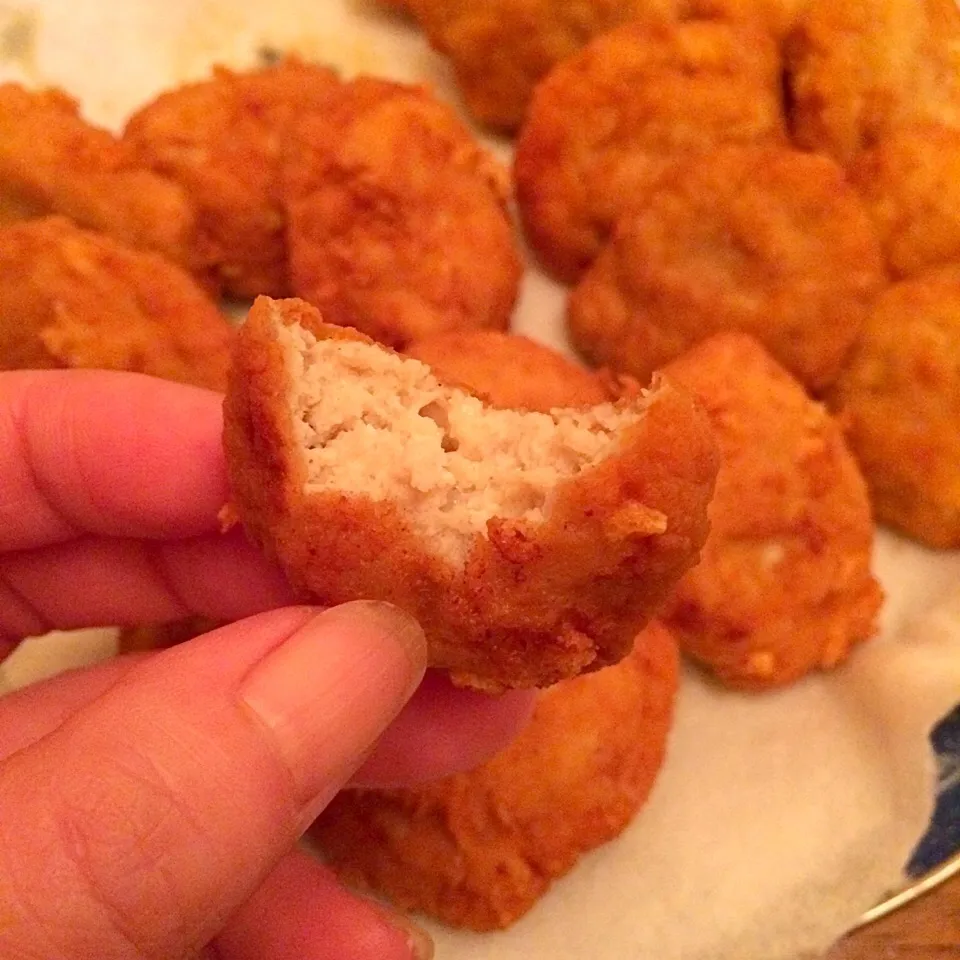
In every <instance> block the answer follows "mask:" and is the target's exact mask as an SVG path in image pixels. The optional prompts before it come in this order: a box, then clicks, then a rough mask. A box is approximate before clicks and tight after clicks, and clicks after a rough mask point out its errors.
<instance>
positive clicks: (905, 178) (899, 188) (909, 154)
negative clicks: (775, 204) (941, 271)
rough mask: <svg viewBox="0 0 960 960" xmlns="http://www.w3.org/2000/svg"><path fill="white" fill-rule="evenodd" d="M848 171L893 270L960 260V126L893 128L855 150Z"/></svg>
mask: <svg viewBox="0 0 960 960" xmlns="http://www.w3.org/2000/svg"><path fill="white" fill-rule="evenodd" d="M848 175H849V178H850V182H851V183H852V184H853V186H854V188H855V189H856V190H857V191H858V192H859V194H860V196H861V198H862V199H863V201H864V203H865V204H866V207H867V210H868V211H869V213H870V215H871V216H872V217H873V220H874V223H875V224H876V226H877V230H878V232H879V234H880V239H881V242H882V244H883V249H884V254H885V257H886V262H887V266H888V268H889V269H890V271H891V272H892V273H894V275H896V276H898V277H907V276H911V275H913V274H916V273H918V272H919V271H921V270H923V269H924V268H926V267H934V266H939V265H941V264H945V263H948V262H950V261H955V262H960V130H957V129H953V128H950V127H944V126H940V125H937V124H921V125H915V126H912V127H905V128H903V129H901V130H895V131H894V132H892V133H891V134H890V135H889V136H888V137H886V138H885V139H883V140H882V141H881V142H880V143H878V144H877V145H876V146H875V147H870V148H868V149H866V150H863V151H862V152H861V153H859V154H857V156H856V157H855V158H854V159H853V162H852V164H851V165H850V168H849V170H848Z"/></svg>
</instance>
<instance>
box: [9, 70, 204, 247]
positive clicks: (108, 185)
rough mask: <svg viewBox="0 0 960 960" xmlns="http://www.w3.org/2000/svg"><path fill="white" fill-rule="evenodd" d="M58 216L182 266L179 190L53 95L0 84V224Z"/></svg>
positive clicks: (184, 216) (186, 221) (185, 235)
mask: <svg viewBox="0 0 960 960" xmlns="http://www.w3.org/2000/svg"><path fill="white" fill-rule="evenodd" d="M48 214H62V215H63V216H66V217H69V218H70V219H71V220H74V221H76V222H77V223H78V224H80V225H81V226H83V227H89V228H91V229H94V230H98V231H99V232H101V233H105V234H108V235H110V236H112V237H113V238H114V239H116V240H118V241H120V242H121V243H124V244H127V245H128V246H132V247H138V248H142V249H147V250H156V251H158V252H160V253H163V254H165V255H166V256H168V257H170V258H171V259H173V260H177V261H180V262H186V260H187V258H188V253H189V249H190V244H191V238H192V234H193V228H194V212H193V207H192V205H191V203H190V201H189V198H188V197H187V196H186V194H185V193H184V192H183V190H182V189H181V188H180V187H179V186H177V184H175V183H173V182H172V181H171V180H168V179H167V178H165V177H162V176H159V175H158V174H156V173H153V172H151V171H149V170H146V169H144V168H143V167H142V166H141V165H140V164H139V162H138V160H137V157H136V155H135V153H134V152H133V151H132V150H131V149H130V147H129V146H128V145H127V144H124V143H122V142H121V141H119V140H118V139H117V138H116V137H114V136H113V134H111V133H109V132H108V131H106V130H102V129H100V128H99V127H94V126H91V125H90V124H88V123H87V122H86V121H85V120H84V119H83V118H82V117H81V116H80V114H79V110H78V106H77V103H76V101H74V100H72V99H71V98H70V97H68V96H67V95H66V94H64V93H61V92H60V91H58V90H43V91H39V92H33V91H28V90H25V89H24V88H23V87H21V86H19V85H18V84H15V83H5V84H2V85H0V223H12V222H15V221H18V220H24V219H30V218H34V217H42V216H46V215H48Z"/></svg>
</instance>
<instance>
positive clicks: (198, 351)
mask: <svg viewBox="0 0 960 960" xmlns="http://www.w3.org/2000/svg"><path fill="white" fill-rule="evenodd" d="M232 337H233V330H232V328H231V327H230V325H229V323H228V322H227V321H226V319H225V318H224V317H223V316H222V315H221V313H220V311H219V310H218V309H217V307H216V305H215V304H214V303H213V302H212V301H211V300H210V299H209V297H207V295H206V294H205V293H204V292H203V290H201V289H200V288H199V287H198V286H197V284H196V283H195V282H194V281H193V278H192V277H190V275H189V274H187V273H186V272H185V271H183V270H182V269H180V268H179V267H177V266H175V265H174V264H172V263H170V262H168V261H167V260H165V259H164V258H163V257H161V256H159V255H158V254H154V253H148V252H146V251H142V250H131V249H128V248H126V247H123V246H121V245H120V244H118V243H116V242H115V241H113V240H111V239H109V238H108V237H104V236H101V235H99V234H96V233H91V232H88V231H86V230H81V229H80V228H79V227H76V226H74V225H73V224H72V223H71V222H70V221H69V220H66V219H64V218H62V217H47V218H44V219H41V220H29V221H25V222H23V223H19V224H14V225H13V226H9V227H5V228H3V229H2V230H0V369H7V370H11V369H18V368H24V367H98V368H107V369H112V370H131V371H136V372H140V373H149V374H152V375H153V376H157V377H164V378H165V379H168V380H179V381H181V382H183V383H192V384H196V385H197V386H202V387H210V388H211V389H215V390H223V389H224V388H225V386H226V374H227V367H228V366H229V363H230V341H231V339H232Z"/></svg>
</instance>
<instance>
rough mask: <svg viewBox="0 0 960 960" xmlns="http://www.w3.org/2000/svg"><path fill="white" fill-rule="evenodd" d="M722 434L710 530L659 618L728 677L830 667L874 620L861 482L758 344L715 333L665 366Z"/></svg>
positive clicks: (826, 422)
mask: <svg viewBox="0 0 960 960" xmlns="http://www.w3.org/2000/svg"><path fill="white" fill-rule="evenodd" d="M665 373H666V374H667V375H668V376H670V377H672V378H675V379H676V380H677V382H679V383H681V384H683V385H684V386H685V387H687V388H688V389H690V390H692V391H693V392H694V393H695V395H696V396H697V397H698V398H699V400H700V401H701V402H702V403H703V404H704V406H705V407H706V410H707V414H708V416H709V417H710V420H711V422H712V423H713V427H714V430H715V433H716V436H717V439H718V441H719V443H720V451H721V457H722V460H721V466H720V474H719V476H718V477H717V490H716V494H715V496H714V499H713V502H712V503H711V505H710V523H711V529H710V536H709V537H708V538H707V544H706V546H705V547H704V549H703V555H702V558H701V560H700V563H699V564H698V565H697V566H696V567H695V568H694V569H693V570H691V571H690V572H689V573H688V574H687V575H686V576H685V577H684V578H683V579H682V580H681V581H680V586H679V587H678V588H677V591H676V594H675V596H674V598H673V600H672V602H671V603H670V604H669V605H668V606H667V608H666V610H665V611H664V614H663V616H664V621H665V622H666V624H667V625H668V626H669V627H670V628H671V629H672V630H674V631H675V633H676V635H677V638H678V640H679V641H680V646H681V649H683V650H684V652H686V653H688V654H689V655H690V656H692V657H694V658H695V659H696V660H698V661H699V662H700V663H702V664H703V665H704V666H705V667H707V668H708V669H709V670H711V671H712V672H713V673H714V674H716V676H717V677H718V678H719V679H720V680H721V681H723V682H724V683H725V684H728V685H730V686H733V687H743V688H747V689H754V690H758V689H764V688H768V687H773V686H778V685H781V684H785V683H789V682H790V681H792V680H796V679H797V678H798V677H800V676H802V675H803V674H805V673H808V672H809V671H811V670H817V669H822V670H826V669H830V668H832V667H835V666H836V665H837V664H838V663H840V662H841V661H842V660H843V659H844V658H845V657H846V656H847V654H848V652H849V651H850V649H851V648H852V647H853V646H855V645H856V644H858V643H860V642H861V641H863V640H865V639H867V638H868V637H870V636H871V635H872V634H873V633H874V632H875V630H876V615H877V611H878V609H879V606H880V603H881V599H882V595H881V591H880V588H879V586H878V585H877V582H876V580H875V579H874V578H873V576H872V574H871V572H870V559H871V552H872V546H873V524H872V519H871V514H870V503H869V500H868V498H867V490H866V486H865V484H864V482H863V478H862V477H861V475H860V472H859V470H858V468H857V464H856V462H855V461H854V459H853V456H852V455H851V453H850V451H849V450H848V449H847V447H846V445H845V443H844V440H843V435H842V432H841V429H840V425H839V424H838V423H837V422H836V421H835V420H834V419H833V418H832V417H831V416H830V415H829V414H828V413H827V411H826V410H825V409H824V408H823V407H822V406H820V405H819V404H817V403H815V402H814V401H812V400H810V399H809V398H808V397H807V395H806V394H805V393H804V391H803V388H802V387H801V386H800V384H799V383H797V382H796V381H795V380H794V379H793V378H792V377H791V376H790V375H789V374H788V373H787V372H786V371H785V370H784V369H783V368H782V367H780V366H779V365H778V364H777V363H776V362H775V361H774V360H773V359H772V358H771V357H770V356H769V355H768V354H767V353H765V352H764V350H763V348H762V347H761V346H760V345H759V344H758V343H757V342H756V341H754V340H751V339H750V338H749V337H747V336H744V335H742V334H733V333H727V334H720V335H718V336H716V337H713V338H712V339H710V340H707V341H706V342H705V343H702V344H700V345H699V346H697V347H695V348H694V349H693V350H691V351H689V352H688V353H686V354H684V355H683V356H682V357H680V358H679V359H677V360H675V361H674V362H673V363H671V364H670V365H669V366H668V367H666V368H665Z"/></svg>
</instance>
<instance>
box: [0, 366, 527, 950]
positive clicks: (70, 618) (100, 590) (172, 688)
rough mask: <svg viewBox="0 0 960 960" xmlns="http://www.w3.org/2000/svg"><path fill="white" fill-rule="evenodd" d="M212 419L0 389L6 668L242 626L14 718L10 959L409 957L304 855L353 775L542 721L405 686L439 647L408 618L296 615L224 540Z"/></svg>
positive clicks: (0, 846) (210, 404)
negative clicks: (146, 629)
mask: <svg viewBox="0 0 960 960" xmlns="http://www.w3.org/2000/svg"><path fill="white" fill-rule="evenodd" d="M220 426H221V419H220V401H219V398H218V397H216V396H215V395H213V394H209V393H206V392H204V391H199V390H194V389H191V388H187V387H182V386H178V385H173V384H166V383H163V382H161V381H154V380H150V379H148V378H144V377H138V376H132V375H125V374H105V373H95V372H79V371H78V372H41V373H32V372H31V373H27V372H22V373H8V374H3V375H0V449H2V450H4V451H5V455H4V457H3V458H2V460H0V639H2V641H3V643H4V646H5V648H6V649H7V650H9V649H12V648H13V646H14V645H15V642H16V640H17V639H18V638H19V637H21V636H24V635H30V634H36V633H41V632H45V631H47V630H49V629H53V628H71V627H78V626H84V625H92V624H103V623H130V622H140V621H156V620H163V619H169V618H174V617H180V616H185V615H187V614H189V613H198V614H203V615H207V616H211V617H216V618H220V619H228V620H232V619H236V618H239V617H246V619H242V620H240V621H239V622H237V623H233V624H231V625H230V626H228V627H223V628H221V629H219V630H216V631H213V632H212V633H210V634H207V635H205V636H203V637H199V638H197V639H196V640H193V641H190V642H189V643H186V644H183V645H181V646H179V647H175V648H173V649H170V650H167V651H163V652H159V653H154V654H146V655H138V656H135V657H129V658H122V659H119V660H115V661H111V662H109V663H105V664H101V665H99V666H97V667H93V668H89V669H87V670H83V671H76V672H73V673H69V674H65V675H62V676H60V677H57V678H55V679H53V680H50V681H47V682H45V683H41V684H38V685H36V686H33V687H30V688H27V689H26V690H23V691H19V692H17V693H15V694H12V695H9V696H7V697H5V698H3V699H2V700H0V956H10V957H18V958H20V957H24V958H27V957H38V958H39V957H43V958H44V960H57V958H70V960H86V958H92V957H96V958H98V960H99V958H107V957H110V958H112V957H118V958H121V957H122V958H128V957H129V958H157V960H160V958H163V960H173V958H180V957H196V956H216V957H219V958H220V960H248V958H249V960H254V958H256V960H280V958H288V957H290V958H292V957H297V958H302V960H324V958H337V960H352V958H357V960H359V958H367V957H376V958H379V960H401V958H407V957H411V956H416V955H417V954H416V953H414V952H412V951H413V945H414V944H415V943H418V942H419V941H418V940H417V937H415V936H413V935H411V933H410V930H409V929H408V928H405V927H404V926H403V925H402V924H400V923H399V922H398V921H397V920H396V919H394V918H391V917H390V916H389V915H388V914H387V913H385V912H384V911H383V909H382V908H380V907H376V906H374V905H372V904H370V903H368V902H366V901H365V900H362V899H360V898H357V897H355V896H353V895H352V894H349V893H347V892H346V891H344V890H342V889H340V888H339V887H338V886H337V885H336V883H335V881H334V880H333V878H332V877H331V875H330V874H329V872H328V871H327V870H326V869H325V868H324V867H322V866H321V865H320V864H319V863H317V862H316V861H314V860H312V859H311V858H309V857H308V856H307V855H306V854H303V853H299V852H296V851H295V850H294V844H295V842H296V839H297V838H298V837H299V835H300V834H301V832H302V831H303V829H304V828H305V827H306V826H307V824H308V823H309V822H310V820H311V818H312V817H313V816H314V815H315V814H316V813H317V812H318V811H319V810H320V809H321V808H322V806H323V805H324V804H325V803H326V802H327V801H328V800H329V799H330V798H331V797H332V796H333V794H334V793H335V792H336V791H337V790H338V789H339V788H340V787H341V786H342V785H343V784H344V783H346V782H347V781H348V780H350V779H351V777H352V778H353V782H359V783H366V784H381V783H402V782H410V781H412V780H416V779H422V778H424V777H434V776H439V775H442V774H443V773H446V772H450V771H452V770H455V769H461V768H463V767H466V766H470V765H473V764H474V763H477V762H479V761H480V760H481V759H482V758H483V757H484V756H486V755H487V754H489V753H491V752H493V751H494V750H496V749H498V748H499V747H500V746H501V745H503V743H505V742H506V741H507V740H508V739H509V737H510V736H511V735H512V734H513V732H514V731H515V730H516V729H517V727H518V725H519V724H520V723H521V722H522V720H523V718H524V717H525V716H526V713H527V710H528V708H529V698H528V697H526V696H524V695H510V696H507V697H503V698H500V699H496V700H494V699H491V698H488V697H484V696H482V695H479V694H472V693H469V692H465V691H455V690H453V688H452V687H450V686H449V684H448V683H447V682H446V681H445V680H444V679H443V678H442V677H439V676H431V675H428V677H427V680H426V681H425V682H424V683H422V684H420V686H419V689H417V692H416V693H415V694H414V693H413V691H414V690H415V689H416V688H417V684H418V682H419V680H420V678H421V677H422V676H423V669H424V662H425V656H426V651H425V643H424V639H423V636H422V633H421V631H420V630H419V627H417V625H416V624H415V623H414V622H413V621H412V620H410V618H408V617H407V616H406V615H405V614H402V613H401V612H399V611H397V610H396V609H394V608H392V607H389V606H386V605H383V604H369V603H357V604H346V605H344V606H342V607H337V608H333V609H331V610H329V611H326V612H321V611H318V610H316V609H312V608H306V607H298V606H289V605H288V604H289V603H290V602H291V599H292V598H291V597H290V595H289V592H288V588H287V587H286V585H285V583H284V581H283V579H282V577H281V576H280V575H279V574H278V572H277V571H276V570H275V569H273V568H272V567H271V566H270V565H269V564H268V563H267V562H266V561H264V560H263V558H262V557H260V556H259V555H258V554H257V552H256V551H255V550H253V549H252V548H251V547H250V546H249V545H248V544H247V543H246V541H245V540H244V539H243V537H242V536H241V535H240V534H239V533H231V534H226V535H224V534H220V533H219V532H218V530H217V524H216V514H217V511H218V510H219V508H220V506H221V505H222V504H223V502H224V500H225V499H226V495H227V487H226V479H225V471H224V467H223V459H222V454H221V450H220ZM277 608H280V609H277ZM258 611H269V612H265V613H264V612H260V613H258ZM254 614H256V615H254ZM251 615H252V616H251ZM411 694H413V696H412V699H410V701H409V703H407V705H406V707H404V703H406V701H407V700H408V698H410V697H411ZM391 721H392V723H391ZM388 725H389V728H388V729H387V730H386V733H382V731H383V730H384V728H387V727H388ZM420 946H421V948H423V944H422V942H421V943H420ZM424 949H425V948H424Z"/></svg>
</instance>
